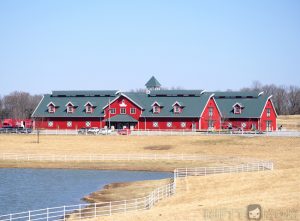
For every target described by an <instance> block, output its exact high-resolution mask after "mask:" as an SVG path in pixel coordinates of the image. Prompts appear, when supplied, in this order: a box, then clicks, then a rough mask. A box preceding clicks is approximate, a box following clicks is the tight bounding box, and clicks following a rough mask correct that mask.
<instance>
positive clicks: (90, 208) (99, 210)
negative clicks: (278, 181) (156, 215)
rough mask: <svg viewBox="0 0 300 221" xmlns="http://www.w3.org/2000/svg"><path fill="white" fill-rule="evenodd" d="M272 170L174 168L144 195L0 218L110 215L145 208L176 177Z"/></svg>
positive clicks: (268, 165) (262, 164)
mask: <svg viewBox="0 0 300 221" xmlns="http://www.w3.org/2000/svg"><path fill="white" fill-rule="evenodd" d="M264 170H273V163H272V162H271V161H259V162H252V163H247V164H240V165H236V166H220V167H199V168H177V169H175V170H174V179H172V180H171V182H170V183H169V184H167V185H164V186H162V187H158V188H156V189H155V190H154V191H152V192H151V193H150V194H148V195H147V196H145V197H141V198H135V199H128V200H122V201H111V202H102V203H94V204H79V205H71V206H61V207H53V208H46V209H40V210H33V211H27V212H21V213H14V214H7V215H1V216H0V221H66V220H67V219H69V218H70V219H75V220H76V219H85V218H94V217H101V216H111V215H113V214H117V213H127V212H130V211H139V210H147V209H150V208H152V207H153V206H154V205H155V204H157V202H158V201H160V200H162V199H164V198H167V197H170V196H172V195H173V194H175V192H176V180H177V179H178V178H183V177H188V176H207V175H213V174H222V173H240V172H257V171H264Z"/></svg>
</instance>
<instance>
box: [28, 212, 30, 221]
mask: <svg viewBox="0 0 300 221" xmlns="http://www.w3.org/2000/svg"><path fill="white" fill-rule="evenodd" d="M28 220H29V221H30V210H29V211H28Z"/></svg>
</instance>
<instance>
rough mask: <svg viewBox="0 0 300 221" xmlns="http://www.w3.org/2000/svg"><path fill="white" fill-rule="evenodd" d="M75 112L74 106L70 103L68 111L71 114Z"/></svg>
mask: <svg viewBox="0 0 300 221" xmlns="http://www.w3.org/2000/svg"><path fill="white" fill-rule="evenodd" d="M73 112H74V107H73V106H71V105H68V106H67V113H69V114H71V113H73Z"/></svg>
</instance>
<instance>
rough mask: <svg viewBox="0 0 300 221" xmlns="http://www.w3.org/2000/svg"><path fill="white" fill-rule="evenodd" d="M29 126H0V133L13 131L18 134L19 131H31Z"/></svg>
mask: <svg viewBox="0 0 300 221" xmlns="http://www.w3.org/2000/svg"><path fill="white" fill-rule="evenodd" d="M31 132H32V129H31V128H23V127H11V126H5V127H2V128H0V133H13V134H19V133H26V134H28V133H31Z"/></svg>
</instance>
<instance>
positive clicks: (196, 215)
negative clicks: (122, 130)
mask: <svg viewBox="0 0 300 221" xmlns="http://www.w3.org/2000/svg"><path fill="white" fill-rule="evenodd" d="M34 141H35V137H34V136H22V135H21V136H17V135H12V136H0V152H11V153H36V154H91V153H95V154H101V153H196V154H210V155H220V156H223V155H225V156H245V157H253V158H257V159H270V160H272V161H273V162H274V163H275V170H274V171H267V172H260V173H240V174H232V175H229V174H220V175H212V176H207V177H190V178H188V179H183V180H181V181H179V183H178V193H177V194H176V195H175V196H173V197H171V198H168V199H165V200H163V201H161V202H160V203H158V205H156V206H155V207H153V208H152V209H151V210H149V211H141V212H137V213H136V212H133V213H128V214H118V215H114V216H112V217H105V218H103V217H102V218H99V219H98V220H124V221H127V220H128V221H129V220H130V221H131V220H150V221H151V220H155V221H162V220H166V221H168V220H185V221H188V220H193V221H194V220H246V217H245V214H246V206H247V205H248V204H252V203H259V204H261V205H262V207H263V209H264V210H265V211H266V212H268V211H270V210H271V212H272V213H269V215H272V214H273V215H274V214H275V212H276V210H279V209H282V210H286V209H290V215H291V216H292V215H295V213H294V212H293V210H298V209H299V208H300V204H299V202H300V188H299V186H300V181H299V180H300V179H299V174H300V160H299V159H300V138H299V137H297V138H295V137H294V138H291V137H282V138H279V137H230V136H197V137H194V136H191V137H189V136H179V137H121V136H117V137H110V136H107V137H106V136H99V137H94V136H87V137H86V136H41V143H40V144H36V143H34ZM161 147H168V148H161ZM6 163H10V166H12V165H19V166H22V164H18V163H16V162H6ZM19 163H20V162H19ZM177 163H179V162H177ZM182 163H186V164H185V166H191V167H193V166H195V165H196V164H193V163H192V164H190V163H191V162H182ZM194 163H196V162H194ZM2 164H3V162H2ZM36 164H38V163H36ZM29 165H30V163H29ZM39 165H40V166H41V167H43V166H45V165H44V164H39ZM83 165H85V166H86V168H89V167H91V168H93V167H92V165H93V164H92V165H88V164H87V163H86V162H81V163H79V164H77V165H75V166H77V167H83ZM113 165H118V166H119V168H120V169H122V168H123V169H128V168H132V169H134V168H136V169H145V170H147V169H149V168H152V170H162V169H165V168H169V169H170V168H172V167H174V166H175V167H176V166H178V165H175V162H172V161H170V162H154V163H153V162H150V161H149V162H143V163H141V162H132V164H131V165H130V163H129V164H128V162H118V163H117V162H110V163H109V162H108V163H107V165H105V166H106V168H107V169H109V168H110V167H112V166H113ZM128 165H130V166H128ZM31 166H35V165H34V163H32V165H31ZM54 166H55V165H54ZM56 166H57V165H56ZM60 166H62V167H63V165H58V167H60ZM93 166H97V165H93ZM98 166H99V165H98ZM102 166H103V167H104V165H102ZM148 184H150V186H149V188H150V189H151V188H153V187H154V186H152V185H151V183H150V182H149V183H148ZM139 185H140V186H142V183H139V184H137V186H139ZM121 186H122V185H121ZM134 186H135V184H134V183H131V184H130V185H123V186H122V187H120V186H118V188H117V189H116V192H115V193H114V189H111V188H109V190H103V192H102V193H101V192H98V194H100V195H101V194H103V196H104V199H111V200H115V199H120V198H122V197H129V196H128V195H123V194H126V193H127V191H128V192H129V191H132V192H131V193H132V195H131V194H130V196H133V197H134V196H135V195H134V194H133V192H134V191H133V190H134ZM138 189H139V188H138ZM142 189H143V188H142ZM150 189H146V188H145V189H144V190H145V192H148V191H149V190H150ZM139 190H140V189H139ZM105 191H106V194H105ZM142 192H143V191H141V192H140V191H137V194H142ZM130 198H131V197H130ZM99 200H100V201H101V200H102V199H101V198H99ZM205 211H206V212H209V211H211V212H212V213H205ZM220 211H221V212H222V211H223V212H224V213H223V215H224V217H223V219H218V218H216V217H215V216H216V215H218V214H219V213H218V212H220ZM230 213H231V214H232V215H233V217H229V215H230ZM228 214H229V215H228ZM238 214H241V217H237V215H238ZM277 214H278V213H277ZM205 215H215V216H214V217H210V218H209V217H204V216H205ZM267 215H268V214H267ZM299 216H300V214H299V213H298V214H297V217H296V218H295V219H294V220H299V219H300V218H299ZM292 218H293V217H292ZM268 220H287V218H286V217H278V216H277V218H274V217H273V218H269V219H268Z"/></svg>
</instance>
